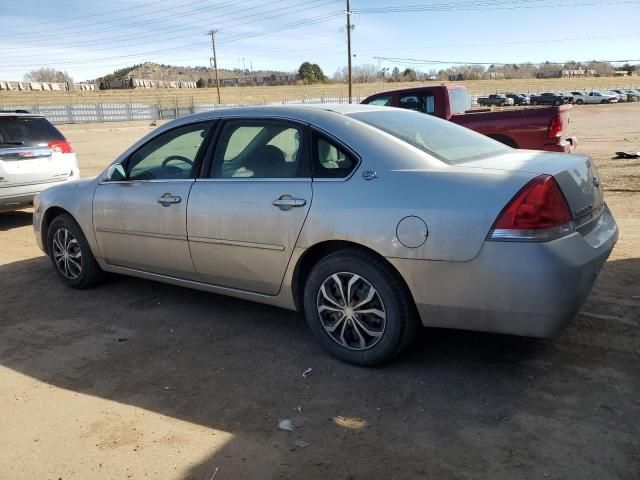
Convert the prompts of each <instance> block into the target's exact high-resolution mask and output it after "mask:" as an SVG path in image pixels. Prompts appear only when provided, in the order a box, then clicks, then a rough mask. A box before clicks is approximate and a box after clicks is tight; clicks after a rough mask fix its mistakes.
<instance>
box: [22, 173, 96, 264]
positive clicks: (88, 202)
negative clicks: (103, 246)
mask: <svg viewBox="0 0 640 480" xmlns="http://www.w3.org/2000/svg"><path fill="white" fill-rule="evenodd" d="M97 185H98V182H97V180H96V178H88V179H83V180H76V181H73V182H69V183H65V184H63V185H56V186H55V187H51V188H48V189H46V190H44V191H43V192H41V193H40V194H39V195H38V198H37V200H36V201H35V202H34V213H33V228H34V232H35V235H36V241H37V242H38V246H39V247H40V249H41V250H42V251H43V252H45V253H46V246H45V237H46V234H47V232H46V230H47V229H48V225H49V224H50V223H51V220H53V218H54V217H55V214H56V212H59V211H66V212H68V213H69V214H70V215H71V216H72V217H73V218H74V219H75V221H76V222H77V223H78V225H80V228H81V230H82V233H83V234H84V236H85V238H86V239H87V242H88V243H89V247H90V248H91V251H92V252H93V254H94V256H96V257H100V254H99V253H100V249H99V247H98V243H97V241H96V237H95V232H94V230H93V194H94V192H95V189H96V187H97Z"/></svg>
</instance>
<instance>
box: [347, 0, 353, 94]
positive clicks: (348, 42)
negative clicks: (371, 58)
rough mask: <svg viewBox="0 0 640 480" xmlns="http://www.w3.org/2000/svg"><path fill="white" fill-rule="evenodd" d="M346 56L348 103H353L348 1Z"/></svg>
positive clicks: (348, 9)
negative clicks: (347, 57)
mask: <svg viewBox="0 0 640 480" xmlns="http://www.w3.org/2000/svg"><path fill="white" fill-rule="evenodd" d="M347 55H348V56H349V59H348V62H347V71H348V77H349V103H352V102H353V96H352V87H351V9H350V8H349V0H347Z"/></svg>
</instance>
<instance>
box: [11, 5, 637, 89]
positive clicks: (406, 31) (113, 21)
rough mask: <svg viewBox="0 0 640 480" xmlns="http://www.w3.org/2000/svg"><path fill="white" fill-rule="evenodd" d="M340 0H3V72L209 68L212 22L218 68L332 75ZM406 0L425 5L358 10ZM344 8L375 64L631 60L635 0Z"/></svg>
mask: <svg viewBox="0 0 640 480" xmlns="http://www.w3.org/2000/svg"><path fill="white" fill-rule="evenodd" d="M345 3H346V2H345V1H343V0H334V1H332V0H304V1H303V0H276V1H274V0H241V1H240V0H191V1H190V0H155V1H152V0H110V1H109V2H87V1H86V0H56V1H52V0H31V1H29V2H25V3H23V4H22V5H25V8H16V7H17V5H20V4H19V3H17V2H15V1H14V2H8V1H6V0H2V2H0V42H1V44H2V47H1V49H2V54H1V55H0V79H3V80H4V79H7V80H10V79H11V80H12V79H21V78H22V76H23V74H24V73H25V72H27V71H29V70H31V69H33V68H38V67H41V66H48V67H55V68H58V69H62V70H67V71H68V72H69V73H70V74H71V75H72V76H73V77H74V78H75V80H76V81H80V80H85V79H89V78H95V77H97V76H99V75H104V74H106V73H110V72H111V71H113V70H114V69H116V68H121V67H125V66H129V65H131V64H134V63H141V62H144V61H153V62H158V63H166V64H172V65H206V64H208V62H209V57H210V56H211V43H210V39H209V37H208V36H207V35H206V32H207V30H209V29H211V28H215V29H218V34H217V37H216V41H217V50H218V62H219V66H221V67H225V68H237V67H241V66H242V59H243V58H244V61H245V65H246V66H247V68H248V67H249V65H250V64H251V63H252V64H253V68H254V69H260V68H265V69H266V68H270V69H279V70H285V71H293V70H296V69H297V67H298V66H299V65H300V63H302V62H303V61H305V60H309V61H312V62H315V63H318V64H319V65H320V66H321V67H322V68H323V70H324V71H325V73H326V74H328V75H331V74H332V73H333V72H334V71H335V70H336V69H337V68H339V67H341V66H344V65H346V33H345V28H344V23H345V19H344V10H345ZM27 5H28V7H27ZM407 5H413V6H426V7H427V8H429V9H430V10H426V11H425V10H424V9H423V10H422V11H413V12H402V13H382V14H376V13H372V12H367V11H366V9H375V8H384V7H398V6H407ZM451 8H453V10H451ZM351 9H352V10H354V11H358V10H359V9H362V10H363V11H362V12H361V13H356V14H354V15H353V23H354V25H355V30H354V32H353V53H354V54H355V58H354V63H355V64H361V63H374V64H378V62H379V60H377V59H375V58H374V57H377V56H378V57H399V58H407V57H410V58H417V59H429V60H434V59H435V60H443V61H445V62H458V61H460V62H499V63H510V62H525V61H531V62H541V61H544V60H550V61H558V62H563V61H566V60H570V59H574V60H590V59H607V60H612V59H637V58H640V48H639V47H640V30H639V29H638V24H639V22H640V1H621V0H609V1H598V0H555V1H549V0H530V1H524V0H511V1H507V0H476V1H472V0H452V1H451V2H446V1H444V0H432V1H425V0H400V1H397V2H391V1H388V0H387V1H382V0H368V1H366V0H352V1H351ZM447 9H449V10H448V11H447ZM637 63H640V62H637ZM380 65H381V66H384V67H389V68H392V67H393V66H395V65H396V64H395V63H393V62H390V61H384V60H382V61H380ZM398 66H400V67H402V66H403V65H401V64H398ZM441 67H442V66H441V65H437V66H436V65H434V66H433V68H441ZM430 68H432V67H429V66H426V67H423V68H422V70H424V71H428V70H429V69H430Z"/></svg>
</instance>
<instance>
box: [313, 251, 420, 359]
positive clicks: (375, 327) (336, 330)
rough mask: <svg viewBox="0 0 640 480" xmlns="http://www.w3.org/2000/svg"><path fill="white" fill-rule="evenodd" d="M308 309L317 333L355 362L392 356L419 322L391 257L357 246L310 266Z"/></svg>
mask: <svg viewBox="0 0 640 480" xmlns="http://www.w3.org/2000/svg"><path fill="white" fill-rule="evenodd" d="M304 309H305V315H306V319H307V322H308V324H309V327H310V328H311V331H312V332H313V334H314V336H315V337H316V338H317V339H318V340H319V341H320V343H321V344H322V345H323V346H324V347H325V348H326V349H327V350H328V351H329V352H331V353H332V354H333V355H335V356H336V357H338V358H339V359H341V360H343V361H345V362H348V363H352V364H355V365H363V366H372V365H378V364H381V363H383V362H385V361H388V360H390V359H391V358H393V357H394V356H395V355H397V354H398V353H400V352H401V351H402V350H403V349H404V348H405V347H406V346H407V345H408V344H409V343H410V341H411V340H412V339H413V338H414V337H415V334H416V330H417V328H418V326H419V324H418V321H417V315H416V314H415V307H414V305H413V302H412V300H411V297H410V294H409V292H408V291H407V288H406V286H405V285H404V283H403V282H402V281H401V279H399V278H398V274H397V272H396V271H395V270H393V268H391V267H390V266H389V265H388V264H387V263H385V262H384V261H383V260H380V259H379V258H376V257H375V256H373V255H369V254H367V253H365V252H361V251H359V250H355V249H353V250H351V249H350V250H341V251H338V252H335V253H333V254H330V255H328V256H327V257H325V258H323V259H322V260H321V261H320V262H318V263H317V264H316V265H315V267H313V269H312V270H311V272H310V274H309V277H308V279H307V282H306V285H305V289H304Z"/></svg>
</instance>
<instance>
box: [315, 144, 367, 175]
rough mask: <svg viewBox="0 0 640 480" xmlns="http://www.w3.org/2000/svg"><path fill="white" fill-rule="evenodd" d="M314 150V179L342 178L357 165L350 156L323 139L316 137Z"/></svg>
mask: <svg viewBox="0 0 640 480" xmlns="http://www.w3.org/2000/svg"><path fill="white" fill-rule="evenodd" d="M314 150H315V151H314V164H313V176H314V178H344V177H347V176H348V175H349V174H350V173H351V172H352V171H353V169H354V168H355V167H356V165H357V161H356V159H355V158H354V157H353V156H352V155H350V154H348V153H347V152H345V151H344V150H343V149H342V148H340V147H339V146H337V145H336V144H335V143H334V142H331V141H329V140H328V139H325V138H323V137H320V136H316V139H315V149H314Z"/></svg>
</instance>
